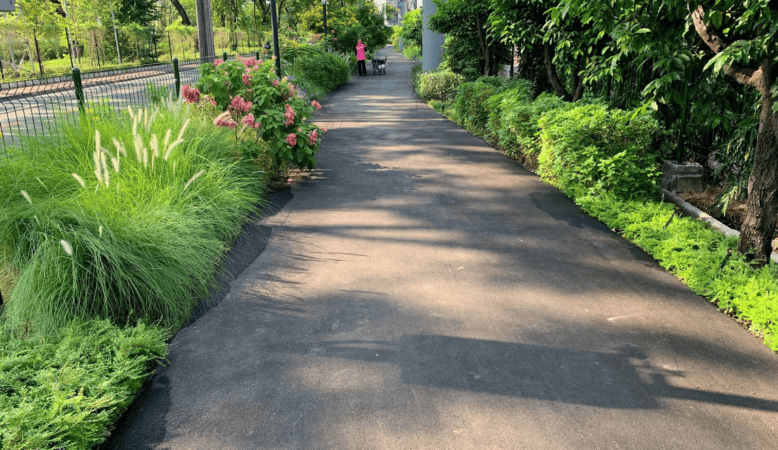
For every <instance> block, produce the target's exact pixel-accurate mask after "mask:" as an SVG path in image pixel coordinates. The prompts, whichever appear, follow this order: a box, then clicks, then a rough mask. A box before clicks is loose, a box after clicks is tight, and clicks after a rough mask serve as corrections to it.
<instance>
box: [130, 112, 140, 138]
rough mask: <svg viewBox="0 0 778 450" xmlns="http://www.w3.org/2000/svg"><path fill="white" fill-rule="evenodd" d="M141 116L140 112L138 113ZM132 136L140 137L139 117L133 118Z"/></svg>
mask: <svg viewBox="0 0 778 450" xmlns="http://www.w3.org/2000/svg"><path fill="white" fill-rule="evenodd" d="M138 114H140V112H138ZM132 135H133V136H137V135H138V116H132Z"/></svg>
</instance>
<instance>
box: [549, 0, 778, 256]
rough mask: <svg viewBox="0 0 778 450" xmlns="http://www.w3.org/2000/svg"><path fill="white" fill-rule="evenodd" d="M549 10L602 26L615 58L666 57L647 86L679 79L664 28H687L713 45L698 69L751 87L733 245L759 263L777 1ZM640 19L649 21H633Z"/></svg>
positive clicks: (576, 0) (596, 1) (587, 2)
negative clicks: (748, 159) (754, 118)
mask: <svg viewBox="0 0 778 450" xmlns="http://www.w3.org/2000/svg"><path fill="white" fill-rule="evenodd" d="M557 11H561V12H564V13H566V14H571V15H574V16H576V17H578V18H579V19H580V20H581V21H582V22H583V23H586V24H589V25H591V26H592V27H593V28H594V29H595V30H596V31H598V32H600V33H607V34H610V35H611V36H612V38H613V41H614V42H616V43H617V44H618V45H614V46H613V47H612V49H611V58H612V60H613V61H615V62H618V61H619V59H621V58H631V59H640V58H645V57H644V56H641V55H643V54H645V53H646V52H648V53H649V54H652V55H653V56H652V58H653V59H654V60H655V61H665V62H668V61H669V62H673V65H674V66H675V69H673V66H672V65H668V66H667V67H665V68H664V73H661V72H658V73H656V75H657V78H656V79H655V80H654V81H652V82H651V83H650V84H649V86H647V90H650V89H656V88H657V86H661V85H663V84H667V83H671V82H673V81H674V80H677V79H684V75H685V73H686V72H685V71H686V70H688V68H687V67H686V63H685V61H684V58H681V56H683V55H682V54H680V53H679V54H677V55H675V57H673V54H672V51H673V47H674V46H673V45H669V44H670V43H671V42H673V41H672V40H668V36H682V35H683V34H684V32H685V31H686V30H687V29H689V30H691V29H693V30H694V31H691V33H693V35H694V37H695V38H696V39H699V40H701V41H702V42H703V43H704V45H705V46H707V48H709V49H710V51H711V52H712V53H713V57H712V58H710V60H709V61H708V64H707V65H706V66H705V68H704V69H705V71H706V72H705V75H707V76H717V75H719V74H724V75H726V76H728V77H729V78H730V79H731V80H733V81H735V82H737V83H739V84H741V85H744V86H747V87H750V88H753V89H756V90H757V91H758V92H759V95H760V98H761V107H760V116H759V134H758V138H757V142H756V148H755V149H754V151H753V168H752V172H751V174H750V177H749V180H748V200H747V202H746V208H747V212H746V218H745V220H744V223H743V225H742V226H741V229H740V231H741V234H740V240H739V242H738V251H739V252H741V253H743V254H746V255H747V258H749V259H751V260H754V261H756V263H757V264H766V262H767V261H768V260H769V258H770V254H771V252H772V239H773V235H774V234H775V229H776V222H777V219H776V217H777V216H778V172H777V171H776V167H778V117H777V116H776V112H778V106H777V105H778V102H776V100H777V99H778V85H776V83H775V80H776V77H777V76H778V44H776V41H775V36H776V35H777V34H778V4H776V2H775V1H773V2H772V3H771V2H770V1H769V0H708V1H697V2H693V3H688V2H686V1H683V0H659V1H654V2H636V1H634V0H563V1H562V2H561V4H560V5H559V8H557ZM645 24H649V25H648V26H646V27H641V25H645ZM689 25H692V26H691V27H689ZM641 35H644V36H648V38H645V39H644V38H643V37H641ZM654 65H656V62H654Z"/></svg>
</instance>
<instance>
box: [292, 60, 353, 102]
mask: <svg viewBox="0 0 778 450" xmlns="http://www.w3.org/2000/svg"><path fill="white" fill-rule="evenodd" d="M295 72H296V73H298V74H299V78H298V79H297V80H295V81H297V83H298V84H300V78H302V79H304V80H308V81H310V82H311V83H312V84H314V85H316V86H321V87H322V88H323V89H324V94H326V93H328V92H330V91H332V90H334V89H335V88H337V87H338V86H340V85H342V84H346V83H348V81H349V79H351V71H350V67H349V65H348V62H347V61H345V60H344V59H343V58H341V57H340V56H338V55H337V54H334V53H324V52H320V53H314V54H311V55H307V56H303V57H300V58H298V59H297V61H296V63H295Z"/></svg>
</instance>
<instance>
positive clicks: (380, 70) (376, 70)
mask: <svg viewBox="0 0 778 450" xmlns="http://www.w3.org/2000/svg"><path fill="white" fill-rule="evenodd" d="M372 62H373V75H375V74H381V75H385V74H386V56H384V57H383V58H380V57H378V56H376V57H375V58H373V60H372Z"/></svg>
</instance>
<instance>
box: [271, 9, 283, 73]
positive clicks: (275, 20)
mask: <svg viewBox="0 0 778 450" xmlns="http://www.w3.org/2000/svg"><path fill="white" fill-rule="evenodd" d="M270 20H271V24H272V26H273V54H274V55H275V57H276V76H277V77H278V78H281V51H280V49H279V45H278V10H277V9H276V0H270Z"/></svg>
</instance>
